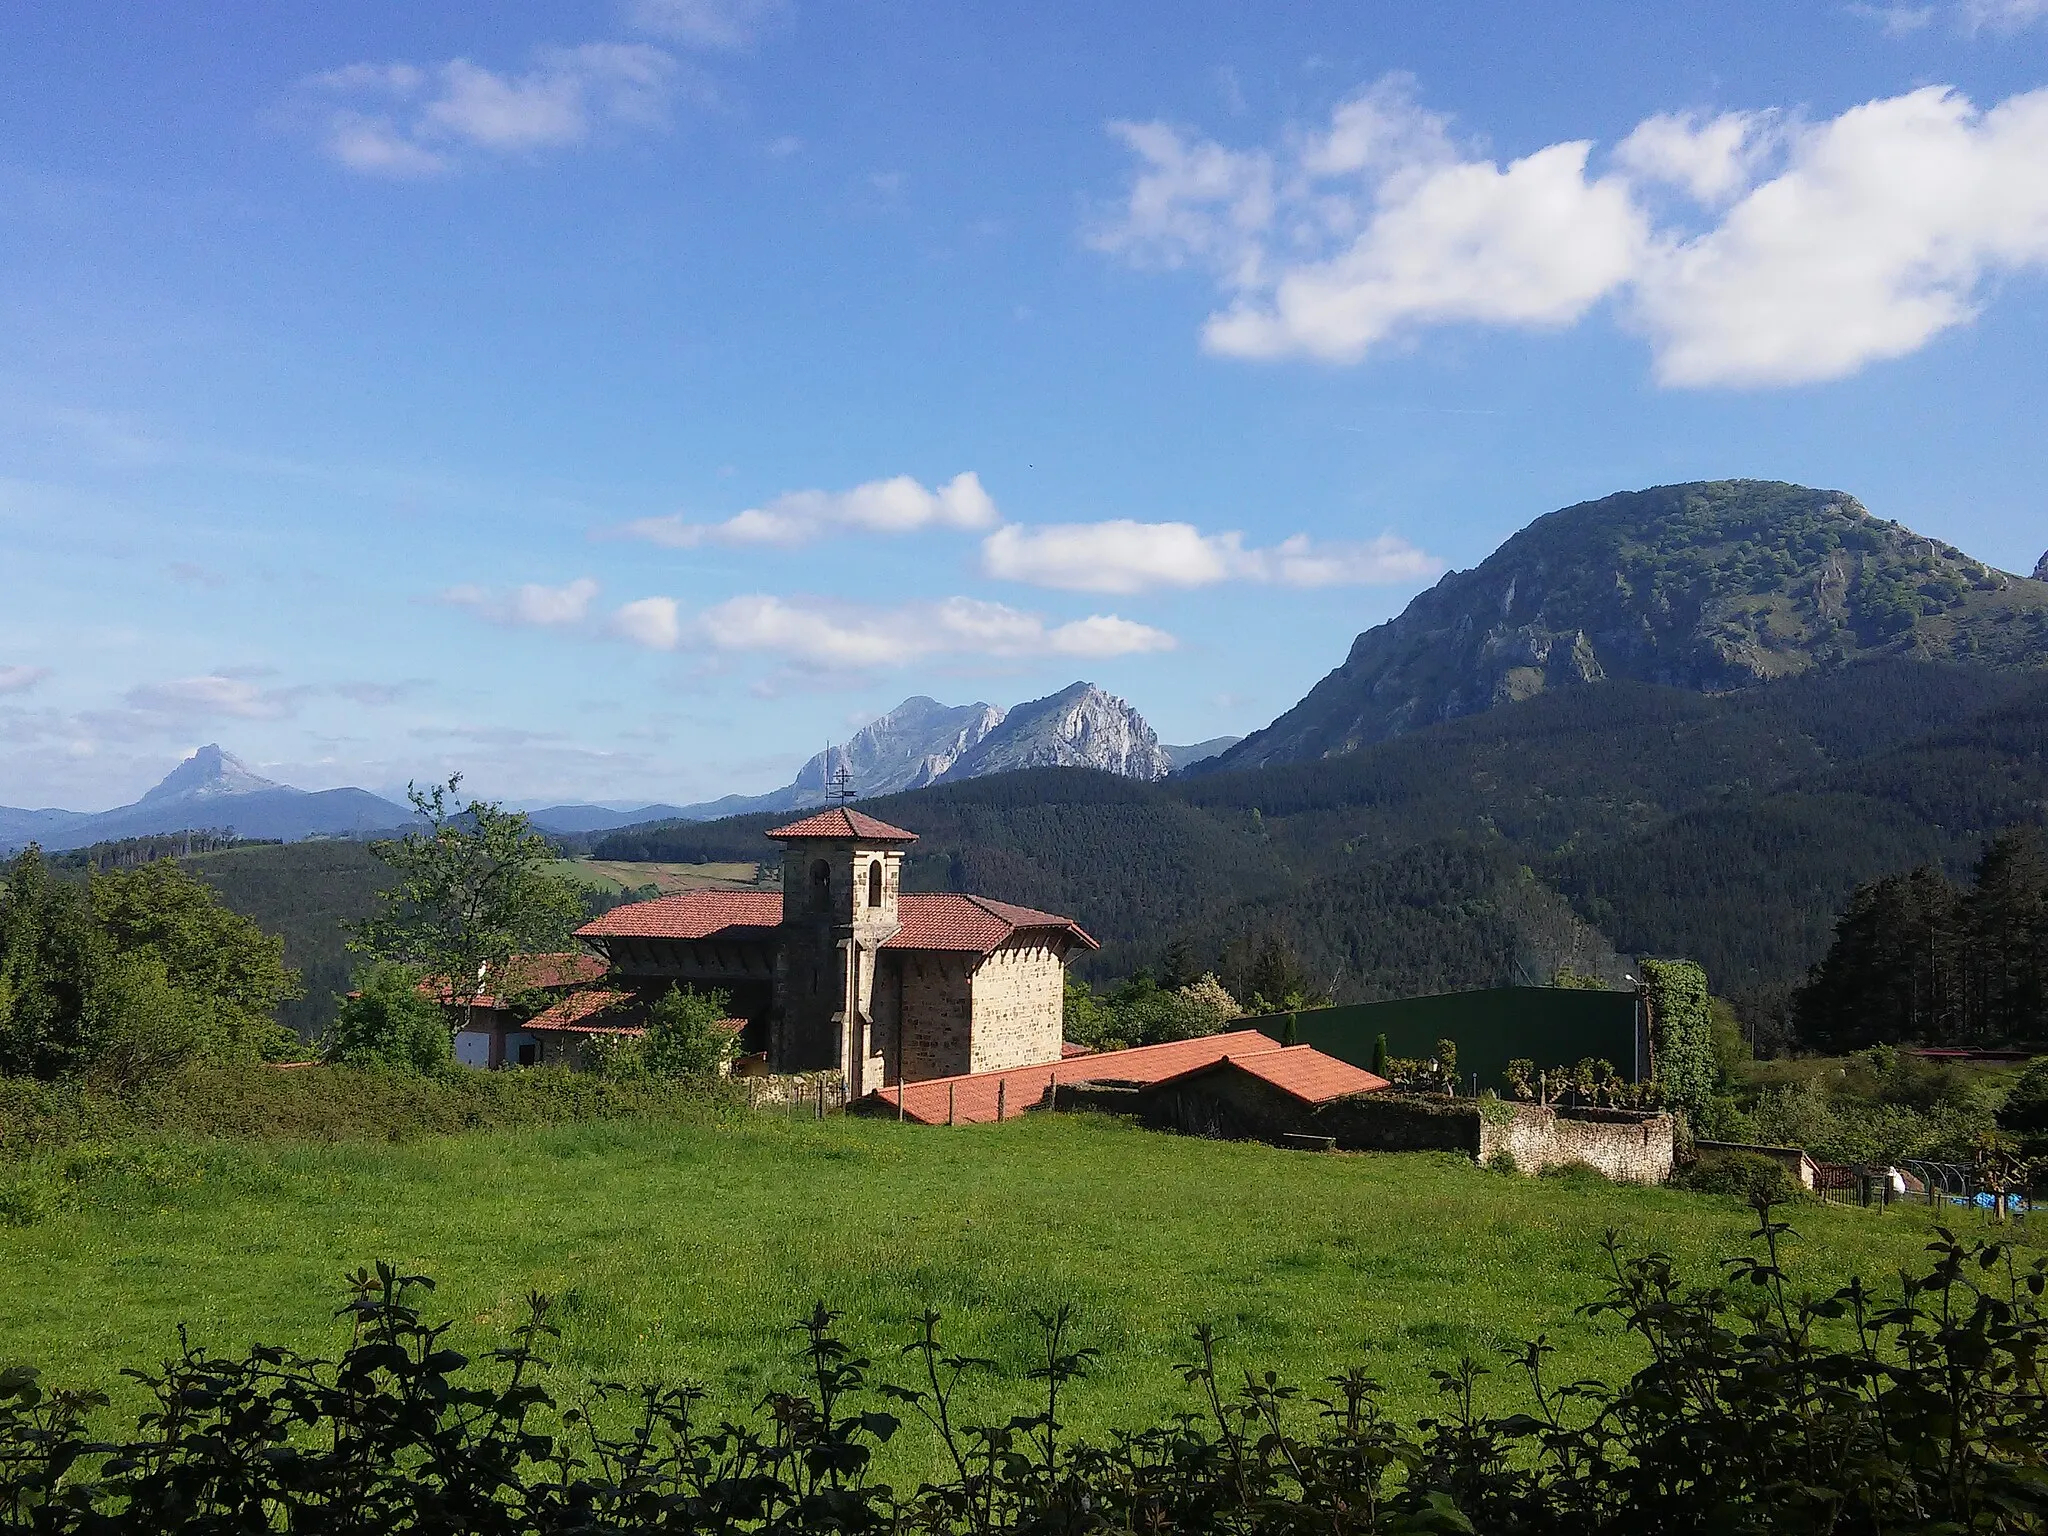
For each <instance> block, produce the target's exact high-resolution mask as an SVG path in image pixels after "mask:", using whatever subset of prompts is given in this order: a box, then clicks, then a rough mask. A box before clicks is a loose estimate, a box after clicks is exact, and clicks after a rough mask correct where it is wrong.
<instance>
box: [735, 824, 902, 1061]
mask: <svg viewBox="0 0 2048 1536" xmlns="http://www.w3.org/2000/svg"><path fill="white" fill-rule="evenodd" d="M768 836H769V837H771V838H773V839H775V840H776V841H778V842H780V843H781V844H782V927H781V931H780V935H779V937H780V942H779V943H778V945H777V946H776V961H775V983H776V984H775V996H776V1005H775V1011H774V1015H773V1020H772V1023H771V1026H770V1033H769V1047H768V1058H769V1065H770V1067H771V1068H772V1069H773V1070H774V1071H777V1072H819V1071H825V1070H828V1069H831V1068H837V1069H838V1070H839V1071H840V1072H841V1073H842V1074H843V1075H844V1078H845V1082H846V1091H847V1097H848V1098H849V1099H853V1098H857V1097H859V1096H860V1095H861V1094H863V1093H865V1092H867V1091H868V1090H869V1089H871V1088H875V1087H879V1086H880V1083H879V1082H865V1081H863V1078H864V1077H865V1076H866V1075H867V1070H868V1064H869V1063H870V1061H872V1060H873V1059H874V1057H875V1055H876V1052H877V1049H878V1042H877V1040H876V1037H875V1018H874V1013H873V1007H874V992H875V971H876V967H877V965H878V963H879V959H880V951H881V947H882V945H883V943H884V942H885V941H886V940H888V939H889V937H890V936H891V935H893V934H894V933H895V932H896V930H897V928H898V927H899V926H901V924H900V920H899V919H898V917H897V899H898V894H899V890H900V887H901V884H902V874H903V853H904V850H905V849H906V848H907V847H909V845H910V844H912V843H914V842H916V841H917V834H916V833H915V832H906V831H904V830H903V829H902V828H901V827H892V826H890V825H889V823H887V822H886V821H878V820H876V819H875V818H874V817H872V816H868V815H865V814H863V813H862V812H860V811H856V810H853V809H851V808H849V807H847V806H835V807H834V808H833V809H831V810H829V811H820V812H818V813H817V814H816V815H814V816H806V817H804V818H803V819H802V820H800V821H794V822H791V823H790V824H789V825H788V826H786V827H777V828H775V829H774V830H773V831H771V832H769V834H768Z"/></svg>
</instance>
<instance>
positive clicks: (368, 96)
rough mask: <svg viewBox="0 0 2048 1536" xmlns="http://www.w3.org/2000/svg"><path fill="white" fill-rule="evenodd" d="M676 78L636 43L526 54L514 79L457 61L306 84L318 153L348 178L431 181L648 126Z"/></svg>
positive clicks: (335, 74)
mask: <svg viewBox="0 0 2048 1536" xmlns="http://www.w3.org/2000/svg"><path fill="white" fill-rule="evenodd" d="M678 81H679V66H678V64H677V61H676V59H675V57H674V56H673V55H672V54H669V53H667V52H666V51H664V50H662V49H660V48H656V47H652V46H649V45H648V44H645V43H613V42H597V43H584V44H581V45H579V46H577V47H573V48H560V47H549V48H540V49H536V50H535V52H534V54H533V60H532V64H531V66H530V67H529V68H528V69H526V70H525V71H523V72H519V73H511V72H499V71H497V70H492V69H487V68H485V67H484V66H483V65H480V64H476V63H473V62H471V61H470V60H468V59H450V60H449V61H448V62H446V63H444V64H437V65H433V66H431V67H422V66H420V65H416V64H407V63H396V64H349V65H345V66H343V67H342V68H340V69H333V70H328V71H326V72H325V73H323V74H319V75H315V76H313V77H312V78H311V79H309V80H308V81H307V82H306V86H307V88H308V89H309V90H310V91H311V92H313V93H314V94H315V95H316V96H317V97H320V98H323V99H325V100H327V101H329V102H330V103H331V105H330V107H329V108H328V110H327V112H326V114H325V118H324V128H323V142H324V144H325V146H326V149H327V152H328V154H329V155H331V156H332V157H333V158H334V159H335V160H336V161H338V162H339V163H340V164H342V165H344V166H346V167H347V168H348V169H350V170H353V171H360V172H363V173H365V174H369V175H381V176H399V177H406V176H413V177H417V176H433V175H439V174H441V173H443V172H447V171H451V170H455V169H457V168H458V167H459V166H460V165H461V164H462V163H463V162H464V159H465V157H466V156H471V155H479V154H500V155H504V154H531V153H535V152H537V151H540V150H546V149H559V148H564V147H568V146H572V145H576V144H581V143H583V142H585V141H586V140H588V139H589V138H591V137H592V136H593V135H594V134H596V133H597V132H598V131H599V130H601V129H605V128H612V127H626V128H642V129H644V128H650V127H659V126H660V125H661V124H662V123H663V122H664V121H666V118H667V111H668V105H669V101H670V99H671V97H672V96H673V94H674V92H675V89H676V87H677V84H678Z"/></svg>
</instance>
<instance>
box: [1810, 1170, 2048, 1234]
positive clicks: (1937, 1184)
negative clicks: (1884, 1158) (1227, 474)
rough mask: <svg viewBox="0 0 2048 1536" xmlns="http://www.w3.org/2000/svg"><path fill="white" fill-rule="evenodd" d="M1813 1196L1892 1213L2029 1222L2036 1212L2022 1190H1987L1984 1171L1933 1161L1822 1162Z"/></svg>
mask: <svg viewBox="0 0 2048 1536" xmlns="http://www.w3.org/2000/svg"><path fill="white" fill-rule="evenodd" d="M1813 1193H1814V1197H1815V1198H1816V1199H1819V1200H1821V1201H1823V1202H1825V1203H1827V1204H1829V1205H1854V1206H1861V1207H1863V1208H1865V1209H1870V1210H1886V1209H1888V1208H1890V1207H1891V1206H1894V1205H1920V1206H1934V1207H1937V1208H1939V1207H1947V1208H1950V1209H1957V1208H1963V1209H1969V1210H1974V1211H1981V1212H1984V1213H1985V1214H1987V1215H1990V1216H1994V1217H1998V1218H2000V1219H2003V1218H2005V1217H2008V1216H2017V1217H2024V1216H2025V1215H2026V1214H2027V1213H2028V1211H2029V1210H2030V1209H2031V1208H2032V1202H2031V1201H2030V1200H2029V1198H2028V1196H2027V1195H2026V1194H2025V1193H2024V1192H2022V1191H2018V1190H1999V1189H1993V1188H1990V1187H1988V1186H1987V1185H1986V1183H1985V1181H1984V1178H1983V1172H1982V1170H1981V1169H1979V1168H1977V1167H1976V1166H1975V1165H1974V1164H1971V1163H1941V1162H1935V1161H1932V1160H1930V1159H1927V1158H1918V1157H1908V1158H1901V1159H1900V1160H1899V1161H1898V1162H1897V1163H1895V1164H1884V1165H1881V1166H1880V1165H1875V1164H1866V1163H1816V1164H1815V1165H1814V1180H1813Z"/></svg>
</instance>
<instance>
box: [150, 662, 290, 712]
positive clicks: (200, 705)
mask: <svg viewBox="0 0 2048 1536" xmlns="http://www.w3.org/2000/svg"><path fill="white" fill-rule="evenodd" d="M306 691H307V690H305V689H303V688H264V687H262V686H261V685H260V684H258V683H257V682H256V681H255V679H253V678H251V677H249V676H246V675H238V674H234V673H223V672H209V673H207V674H205V675H204V676H201V677H180V678H175V679H173V680H172V681H170V682H164V683H144V684H143V685H141V686H140V687H137V688H131V689H129V690H128V694H127V701H128V705H129V707H130V708H131V709H136V710H140V711H142V712H143V713H144V714H149V715H163V716H172V717H175V718H179V719H191V720H204V719H217V718H227V719H234V720H278V719H282V718H283V717H284V716H286V715H288V714H290V713H291V712H292V710H293V708H294V707H295V706H296V705H297V703H298V701H299V699H300V698H301V697H302V696H303V695H304V694H305V693H306Z"/></svg>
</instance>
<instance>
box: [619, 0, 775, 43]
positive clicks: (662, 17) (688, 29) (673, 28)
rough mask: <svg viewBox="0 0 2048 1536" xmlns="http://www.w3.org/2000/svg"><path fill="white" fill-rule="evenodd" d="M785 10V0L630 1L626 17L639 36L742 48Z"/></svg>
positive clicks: (765, 29)
mask: <svg viewBox="0 0 2048 1536" xmlns="http://www.w3.org/2000/svg"><path fill="white" fill-rule="evenodd" d="M789 10H790V7H789V0H631V3H629V4H628V5H627V7H626V14H627V17H628V19H629V20H630V21H631V22H632V24H633V25H634V26H636V27H638V28H640V30H641V31H643V32H653V33H655V34H657V35H659V36H662V37H673V38H675V39H677V40H678V41H680V42H684V43H689V44H691V45H693V46H695V47H699V48H744V47H746V46H747V45H748V44H749V43H752V42H753V41H754V40H755V39H756V38H758V37H759V36H760V35H761V34H762V33H763V32H765V31H767V30H768V29H769V28H771V27H774V26H778V25H780V24H781V23H782V22H783V21H784V20H785V19H786V18H787V17H788V15H789Z"/></svg>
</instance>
